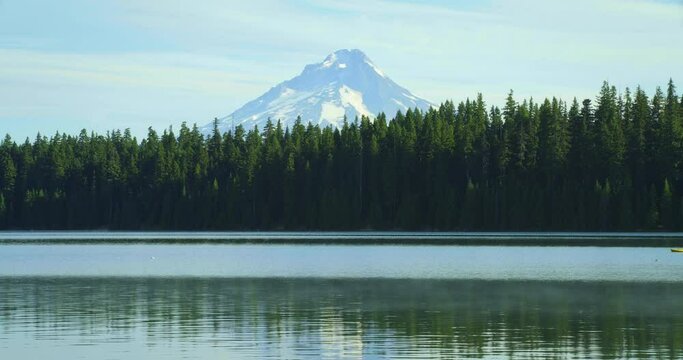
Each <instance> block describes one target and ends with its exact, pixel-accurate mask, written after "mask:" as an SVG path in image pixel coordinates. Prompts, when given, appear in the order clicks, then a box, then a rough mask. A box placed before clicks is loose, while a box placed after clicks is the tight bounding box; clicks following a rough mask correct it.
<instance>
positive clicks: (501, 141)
mask: <svg viewBox="0 0 683 360" xmlns="http://www.w3.org/2000/svg"><path fill="white" fill-rule="evenodd" d="M682 159H683V97H681V98H679V97H678V96H677V95H676V90H675V86H674V84H673V81H669V84H668V86H667V89H666V93H664V92H663V91H662V90H661V89H660V88H657V90H656V92H655V93H654V95H653V96H652V97H648V96H647V95H646V93H645V92H644V91H643V90H642V89H640V88H637V89H636V90H635V91H633V92H631V91H630V90H629V89H626V90H625V91H624V92H623V93H621V94H618V93H617V90H616V89H615V87H613V86H610V85H609V84H608V83H607V82H605V83H604V84H603V86H602V88H601V90H600V92H599V94H598V96H597V99H596V101H591V100H589V99H586V100H583V101H582V102H581V103H579V102H578V101H577V100H576V99H574V101H573V102H571V103H567V102H564V101H562V100H560V99H556V98H552V99H545V100H543V101H541V102H536V101H534V100H533V99H526V100H522V101H518V100H515V98H514V97H513V93H512V91H510V94H509V96H508V98H507V101H506V103H505V106H504V107H503V108H502V109H499V108H498V107H491V108H488V107H487V106H486V104H485V103H484V101H483V99H482V96H481V94H479V96H477V98H476V99H474V100H471V99H468V100H466V101H464V102H461V103H459V104H458V105H457V106H456V105H455V104H454V103H453V102H451V101H446V102H444V103H443V104H441V106H439V107H438V108H433V109H430V110H428V111H426V112H423V111H420V110H417V109H415V110H413V109H410V110H407V111H406V112H405V113H400V112H399V113H397V114H396V116H395V117H394V119H393V120H391V121H389V120H388V119H387V117H386V116H385V114H379V115H378V116H377V118H376V119H375V120H374V121H371V120H370V119H368V118H365V117H362V118H361V119H357V120H356V121H353V122H345V123H344V126H343V127H342V128H341V129H333V128H329V127H327V128H320V127H318V126H315V125H310V124H308V125H307V124H303V123H301V121H297V122H296V124H294V125H293V127H292V128H291V129H283V127H282V126H281V125H280V123H279V122H277V123H272V122H269V124H268V125H267V126H266V127H265V128H264V129H256V128H254V129H250V130H248V131H247V130H245V129H243V128H242V127H240V126H238V127H237V128H236V129H235V130H234V131H230V132H227V133H223V134H222V133H220V131H219V130H218V126H217V123H216V124H215V126H214V131H213V134H210V135H208V136H203V135H202V134H201V132H200V131H199V129H198V128H197V127H196V126H194V127H192V128H190V127H188V126H186V125H184V124H183V126H181V128H180V129H179V131H178V133H177V134H176V133H175V132H174V131H173V129H168V130H165V131H164V132H163V133H162V134H159V133H157V132H156V131H154V130H153V129H151V128H150V129H149V133H148V135H147V137H146V138H144V139H142V140H141V141H139V142H138V140H137V139H136V138H135V137H133V136H132V135H131V134H130V132H129V131H128V130H125V131H123V132H121V131H119V130H116V131H112V132H108V133H107V134H106V135H98V134H88V133H87V132H86V131H85V130H83V131H82V132H81V133H80V135H79V136H70V135H65V134H59V133H58V134H56V135H54V136H52V137H51V138H47V137H45V136H41V135H38V136H37V137H36V138H35V140H34V141H33V142H31V141H29V140H28V139H27V140H26V141H25V142H24V143H21V144H17V143H15V142H14V141H13V140H12V139H11V138H10V137H9V136H7V137H6V138H5V140H4V141H3V142H2V143H1V144H0V228H3V229H101V228H106V229H311V230H313V229H411V230H655V229H663V230H664V229H665V230H680V229H681V228H682V227H683V181H682V178H681V167H682V166H683V164H682V162H681V160H682Z"/></svg>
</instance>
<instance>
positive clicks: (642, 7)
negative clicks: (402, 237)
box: [0, 0, 683, 141]
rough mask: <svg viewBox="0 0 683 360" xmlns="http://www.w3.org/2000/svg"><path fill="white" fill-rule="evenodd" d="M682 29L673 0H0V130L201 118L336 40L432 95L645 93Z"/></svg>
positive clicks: (677, 47)
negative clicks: (604, 87) (610, 88)
mask: <svg viewBox="0 0 683 360" xmlns="http://www.w3.org/2000/svg"><path fill="white" fill-rule="evenodd" d="M682 39H683V2H682V1H677V0H676V1H664V0H657V1H655V0H639V1H632V0H631V1H630V0H603V1H600V0H571V1H547V0H531V1H495V0H491V1H474V0H470V1H457V2H456V1H449V0H433V1H409V0H402V1H376V2H371V1H367V0H344V1H341V0H340V1H337V0H316V1H313V0H309V1H305V0H299V1H282V0H272V1H270V0H266V1H256V0H251V1H222V0H221V1H219V0H208V1H199V0H198V1H187V0H142V1H141V0H117V1H114V0H111V1H104V0H102V1H89V0H60V1H51V0H50V1H48V0H45V1H38V0H0V132H1V133H10V134H11V135H12V136H13V137H14V138H15V139H17V140H21V141H23V139H24V138H25V137H27V136H30V137H31V138H33V137H34V136H35V133H36V132H38V131H40V132H41V133H43V134H48V135H51V134H53V133H54V132H55V131H57V130H59V131H62V132H69V133H77V132H78V131H79V130H80V129H81V128H87V129H89V130H96V131H98V132H104V131H106V130H108V129H113V128H126V127H129V128H131V129H132V131H133V133H134V134H135V135H138V136H141V135H144V134H145V133H146V129H147V127H148V126H153V127H155V128H158V129H160V128H165V127H168V126H169V125H174V126H177V124H179V123H181V122H182V121H187V122H188V123H194V122H196V123H198V124H200V125H201V124H204V123H207V122H210V121H211V119H213V117H215V116H224V115H227V114H229V113H231V112H232V111H233V110H235V109H236V108H238V107H239V106H241V105H242V104H243V103H245V102H246V101H248V100H251V99H253V98H255V97H257V96H259V95H261V94H262V93H263V92H265V91H267V90H268V89H269V88H270V87H272V86H274V85H275V84H277V83H279V82H281V81H283V80H286V79H289V78H291V77H293V76H295V75H297V74H298V73H300V72H301V70H302V69H303V67H304V65H306V64H309V63H314V62H320V61H322V60H323V59H324V58H325V56H326V55H327V54H329V53H331V52H333V51H334V50H337V49H340V48H358V49H361V50H363V51H364V52H365V53H366V54H367V55H368V56H369V57H370V58H371V59H372V60H373V61H374V62H375V63H376V64H377V65H378V66H379V67H380V68H382V69H383V70H384V72H385V73H387V75H388V76H389V77H391V78H392V79H393V80H394V81H396V82H397V83H399V84H400V85H402V86H405V87H407V88H408V89H410V90H411V91H412V92H414V93H415V94H417V95H419V96H422V97H425V98H427V99H429V100H430V101H432V102H441V101H443V100H446V99H453V100H455V101H459V100H463V99H464V98H466V97H468V96H469V97H473V96H475V95H476V93H477V92H482V93H483V94H484V99H485V100H486V101H487V102H488V103H489V104H495V105H500V104H502V99H503V98H504V97H505V95H506V93H507V91H508V89H510V88H512V89H514V90H515V93H516V94H517V95H518V97H527V96H534V97H536V98H540V97H544V96H560V97H562V98H565V99H571V98H572V97H574V96H576V97H579V98H585V97H589V98H594V97H595V95H596V92H597V90H598V89H599V87H600V84H601V83H602V81H603V80H608V81H610V82H611V83H613V84H614V85H616V86H617V87H619V88H620V89H621V88H623V87H625V86H630V87H635V86H636V85H638V84H640V85H641V86H642V87H643V88H644V89H645V90H646V91H647V92H648V94H651V93H652V92H653V91H654V88H655V87H656V86H657V85H662V86H663V85H665V84H666V82H667V81H668V79H669V78H670V77H671V78H673V79H674V81H678V84H679V87H680V88H682V89H683V46H682V45H681V44H682V43H683V40H682ZM679 92H680V91H679Z"/></svg>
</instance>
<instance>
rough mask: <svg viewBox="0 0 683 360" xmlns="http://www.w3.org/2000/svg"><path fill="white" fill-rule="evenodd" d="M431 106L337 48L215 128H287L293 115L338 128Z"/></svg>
mask: <svg viewBox="0 0 683 360" xmlns="http://www.w3.org/2000/svg"><path fill="white" fill-rule="evenodd" d="M430 106H431V103H430V102H428V101H426V100H424V99H421V98H419V97H416V96H415V95H412V94H411V93H410V91H408V90H407V89H405V88H403V87H401V86H399V85H398V84H396V83H395V82H393V81H392V80H391V79H389V78H388V77H387V76H386V75H385V74H384V72H383V71H382V70H380V69H379V67H377V66H376V65H375V64H374V63H373V62H372V61H371V60H370V58H368V57H367V55H365V53H363V52H362V51H361V50H358V49H341V50H337V51H335V52H333V53H331V54H329V55H328V56H327V57H326V58H325V59H324V60H323V61H322V62H320V63H316V64H310V65H307V66H306V67H304V70H303V71H302V72H301V74H300V75H298V76H296V77H294V78H292V79H290V80H287V81H284V82H282V83H280V84H278V85H276V86H274V87H273V88H271V89H270V90H269V91H268V92H266V93H265V94H263V95H262V96H260V97H258V98H256V99H255V100H252V101H250V102H248V103H247V104H245V105H244V106H242V107H241V108H239V109H237V110H236V111H235V112H233V113H232V114H230V115H228V116H226V117H223V118H220V119H219V128H220V129H221V130H222V131H225V130H230V129H232V128H233V127H235V126H237V125H242V126H243V127H245V128H247V129H251V128H253V127H254V126H258V128H259V129H263V127H264V126H265V124H266V123H267V122H268V120H269V119H270V120H271V121H273V122H276V121H278V120H281V121H282V123H283V126H289V127H291V126H292V125H293V124H294V121H295V120H296V118H297V117H298V116H300V117H301V119H302V121H303V123H304V124H307V123H309V122H310V123H313V124H318V125H321V126H333V127H341V126H342V125H343V120H344V118H345V117H346V118H348V119H349V120H350V121H353V119H354V118H356V117H360V116H367V117H370V118H371V119H372V118H374V116H375V115H376V114H378V113H380V112H384V113H386V114H388V115H389V116H393V115H394V114H395V113H396V112H397V111H399V110H400V111H403V112H405V111H406V110H407V109H408V108H420V109H423V110H426V109H428V108H429V107H430ZM211 129H212V124H209V125H206V126H204V127H203V131H204V132H205V133H209V132H210V131H211Z"/></svg>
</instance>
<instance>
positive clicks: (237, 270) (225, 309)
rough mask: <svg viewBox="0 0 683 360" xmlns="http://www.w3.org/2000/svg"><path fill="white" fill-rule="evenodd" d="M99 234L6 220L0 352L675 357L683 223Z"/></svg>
mask: <svg viewBox="0 0 683 360" xmlns="http://www.w3.org/2000/svg"><path fill="white" fill-rule="evenodd" d="M106 234H107V233H0V354H2V355H1V357H2V358H3V359H4V358H7V359H12V358H26V359H33V358H41V359H42V358H45V359H48V358H68V359H79V358H80V359H92V358H112V359H156V358H159V359H162V358H163V359H168V358H190V359H208V358H230V359H264V358H265V359H269V358H272V359H280V358H287V359H299V358H305V359H320V358H325V359H338V358H342V359H359V358H364V359H385V358H391V359H395V358H406V359H439V358H444V359H451V358H485V359H488V358H491V359H499V358H548V357H550V358H587V359H588V358H609V359H611V358H666V359H676V358H683V306H681V304H683V254H675V253H671V252H670V250H669V248H668V247H663V246H661V245H663V244H671V243H672V242H673V243H676V241H679V240H678V239H680V236H678V235H677V234H664V235H663V237H661V236H659V235H652V234H641V235H633V234H624V235H622V236H615V235H613V234H612V235H609V236H606V237H605V238H602V240H601V241H602V243H601V246H599V247H587V246H577V243H581V242H583V241H587V239H590V238H593V237H596V236H597V235H596V234H590V235H587V234H577V235H576V236H575V240H572V239H573V238H572V236H570V235H568V234H562V235H558V234H550V235H549V237H548V239H549V240H548V241H549V242H551V243H552V245H554V246H536V245H531V246H519V243H520V242H522V241H527V240H528V241H529V243H530V244H535V243H536V242H535V241H538V239H536V237H541V235H539V234H523V233H514V234H474V233H471V234H469V235H467V236H465V235H462V234H452V235H450V236H445V235H443V234H431V235H429V236H432V237H444V239H446V240H447V241H446V242H445V243H459V242H461V241H464V243H466V244H477V245H476V246H474V245H447V246H430V245H416V242H417V240H415V239H419V238H420V236H421V235H422V236H427V234H413V235H410V234H406V233H400V234H398V235H395V236H396V237H397V238H398V240H397V241H396V244H392V241H391V236H392V235H391V234H387V233H382V234H379V235H378V236H381V238H377V239H374V242H373V241H369V242H368V243H369V244H366V245H358V243H359V242H360V241H359V239H360V238H361V237H359V235H358V234H357V233H350V234H349V233H339V234H337V237H335V236H333V235H331V234H329V233H322V234H308V235H309V236H310V237H311V238H310V239H308V242H307V244H305V245H304V244H301V243H303V242H305V241H303V240H302V239H303V238H300V239H299V241H294V243H291V244H289V243H287V242H288V241H290V238H291V237H293V235H292V234H291V233H268V234H252V233H239V234H237V235H236V233H231V234H220V233H213V234H207V233H199V234H194V235H195V236H193V234H190V233H184V234H178V233H154V234H150V233H116V234H114V235H112V236H107V235H106ZM374 235H375V234H374V233H364V234H363V236H362V238H363V239H367V238H372V236H374ZM477 236H479V237H477ZM245 237H251V238H250V240H249V241H244V240H245V239H246V238H245ZM264 238H268V239H270V240H268V241H267V242H268V244H257V243H256V244H255V243H254V242H258V241H261V240H263V239H264ZM349 238H351V240H354V241H351V242H350V243H349V244H344V241H346V240H344V239H347V240H348V239H349ZM465 238H466V239H467V240H466V241H465V240H463V239H465ZM624 238H626V240H624ZM235 239H238V240H237V241H233V240H235ZM273 239H279V240H281V241H275V243H273ZM335 239H336V240H335ZM406 239H408V241H406ZM410 239H413V240H414V241H413V240H410ZM448 239H450V240H448ZM453 239H456V240H453ZM458 239H459V240H458ZM491 239H493V240H495V242H494V243H495V245H487V244H488V243H487V241H490V240H491ZM505 239H511V242H510V243H509V244H508V245H505V241H506V240H505ZM525 239H527V240H525ZM534 239H536V240H534ZM563 239H564V240H563ZM615 239H616V240H615ZM638 239H640V241H636V240H638ZM355 240H358V241H355ZM433 240H434V239H433ZM434 241H443V239H436V240H434ZM611 241H614V244H618V245H621V246H607V245H609V243H610V242H611ZM624 241H633V246H623V242H624ZM501 242H502V243H503V244H501ZM377 243H381V245H378V244H377Z"/></svg>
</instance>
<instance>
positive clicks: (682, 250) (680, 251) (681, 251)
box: [671, 249, 683, 253]
mask: <svg viewBox="0 0 683 360" xmlns="http://www.w3.org/2000/svg"><path fill="white" fill-rule="evenodd" d="M671 252H679V253H683V249H671Z"/></svg>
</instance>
